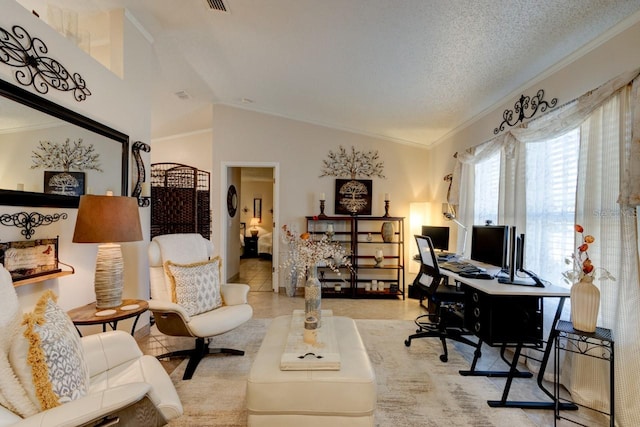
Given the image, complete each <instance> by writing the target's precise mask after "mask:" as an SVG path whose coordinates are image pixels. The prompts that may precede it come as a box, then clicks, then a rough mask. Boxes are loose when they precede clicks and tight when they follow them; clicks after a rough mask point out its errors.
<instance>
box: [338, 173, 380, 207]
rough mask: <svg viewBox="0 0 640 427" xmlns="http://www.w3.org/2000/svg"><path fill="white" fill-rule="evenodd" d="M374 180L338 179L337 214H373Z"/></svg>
mask: <svg viewBox="0 0 640 427" xmlns="http://www.w3.org/2000/svg"><path fill="white" fill-rule="evenodd" d="M372 193H373V181H372V180H370V179H336V192H335V214H336V215H371V200H372Z"/></svg>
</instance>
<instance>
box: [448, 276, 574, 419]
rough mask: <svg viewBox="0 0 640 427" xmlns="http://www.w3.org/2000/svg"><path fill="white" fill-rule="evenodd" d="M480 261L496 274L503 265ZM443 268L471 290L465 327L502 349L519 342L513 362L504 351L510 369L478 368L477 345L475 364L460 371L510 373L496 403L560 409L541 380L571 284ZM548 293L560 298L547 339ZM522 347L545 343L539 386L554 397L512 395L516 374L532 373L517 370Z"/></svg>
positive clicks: (491, 402)
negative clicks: (517, 281)
mask: <svg viewBox="0 0 640 427" xmlns="http://www.w3.org/2000/svg"><path fill="white" fill-rule="evenodd" d="M480 267H483V268H486V270H487V272H488V273H490V274H493V275H495V274H496V273H497V272H498V271H499V268H497V267H492V266H486V265H480ZM440 271H441V273H443V274H444V275H446V276H448V277H450V278H451V279H453V280H455V281H456V282H459V283H461V284H462V285H463V288H464V290H465V293H466V295H467V297H466V302H465V328H466V329H469V330H470V331H472V332H473V333H474V334H476V335H477V336H478V338H479V339H480V342H479V344H478V349H479V348H480V346H481V345H482V343H483V342H486V343H487V344H489V345H491V346H498V345H499V346H501V347H502V353H501V354H502V355H503V354H504V348H505V347H507V346H512V347H515V350H514V355H513V359H512V361H511V362H510V363H509V362H508V361H507V360H506V359H505V358H504V357H503V360H505V362H507V363H508V364H509V370H508V371H478V370H476V369H475V366H476V362H477V360H478V357H479V356H480V353H479V351H477V352H476V354H475V356H474V359H473V363H472V365H471V369H470V370H467V371H460V374H461V375H466V376H494V377H495V376H497V377H506V378H507V381H506V382H505V386H504V390H503V393H502V398H501V399H500V400H489V401H487V403H488V404H489V406H491V407H503V408H504V407H509V408H514V407H515V408H530V409H555V406H556V399H555V397H554V395H553V393H552V392H550V391H549V390H547V389H546V388H545V387H544V385H543V383H542V380H543V377H544V372H545V370H546V367H547V363H548V362H549V357H550V355H551V349H552V344H553V338H554V330H555V329H556V325H557V323H558V321H559V320H560V314H561V313H562V308H563V306H564V301H565V299H566V298H567V297H569V296H570V291H569V289H565V288H561V287H558V286H553V285H547V286H545V287H544V288H538V287H534V286H519V285H507V284H502V283H499V282H498V280H497V279H493V280H480V279H470V278H464V277H460V275H458V274H456V273H453V272H451V271H448V270H444V269H441V270H440ZM544 298H559V299H560V300H559V302H558V308H557V309H556V313H555V316H554V319H553V323H552V325H551V329H550V332H549V336H548V337H547V340H546V345H545V344H544V340H543V330H542V326H543V316H542V314H543V313H542V300H543V299H544ZM523 347H535V348H537V349H543V357H542V360H541V365H540V371H539V372H538V377H537V383H538V387H540V389H541V390H542V391H543V392H544V393H545V394H546V395H547V396H549V398H551V401H550V402H529V401H510V400H508V397H509V390H510V388H511V383H512V381H513V379H514V378H517V377H521V378H522V377H531V376H532V375H531V374H530V373H528V372H520V371H518V370H517V366H518V359H519V358H520V354H521V351H522V348H523ZM559 406H560V409H572V410H573V409H578V408H577V406H575V405H573V404H565V403H560V404H559Z"/></svg>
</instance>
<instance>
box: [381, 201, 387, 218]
mask: <svg viewBox="0 0 640 427" xmlns="http://www.w3.org/2000/svg"><path fill="white" fill-rule="evenodd" d="M382 216H383V217H384V218H389V201H388V200H385V201H384V215H382Z"/></svg>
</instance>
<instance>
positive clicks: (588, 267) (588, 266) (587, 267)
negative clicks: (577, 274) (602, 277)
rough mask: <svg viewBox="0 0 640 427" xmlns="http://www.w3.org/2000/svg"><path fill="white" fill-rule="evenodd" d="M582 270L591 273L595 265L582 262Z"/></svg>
mask: <svg viewBox="0 0 640 427" xmlns="http://www.w3.org/2000/svg"><path fill="white" fill-rule="evenodd" d="M582 271H583V272H584V274H589V273H591V272H592V271H593V265H592V264H587V263H586V262H585V263H584V264H582Z"/></svg>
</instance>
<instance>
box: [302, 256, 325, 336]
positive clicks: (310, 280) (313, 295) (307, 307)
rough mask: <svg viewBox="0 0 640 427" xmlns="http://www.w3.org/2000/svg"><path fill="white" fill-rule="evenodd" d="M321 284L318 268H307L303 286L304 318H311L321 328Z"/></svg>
mask: <svg viewBox="0 0 640 427" xmlns="http://www.w3.org/2000/svg"><path fill="white" fill-rule="evenodd" d="M321 305H322V284H321V283H320V279H318V266H317V265H314V266H311V267H309V270H308V272H307V282H306V283H305V285H304V317H305V319H308V318H309V317H313V318H315V319H316V320H317V321H318V327H320V326H321V322H320V320H321V319H320V315H321V313H322V308H321Z"/></svg>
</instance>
